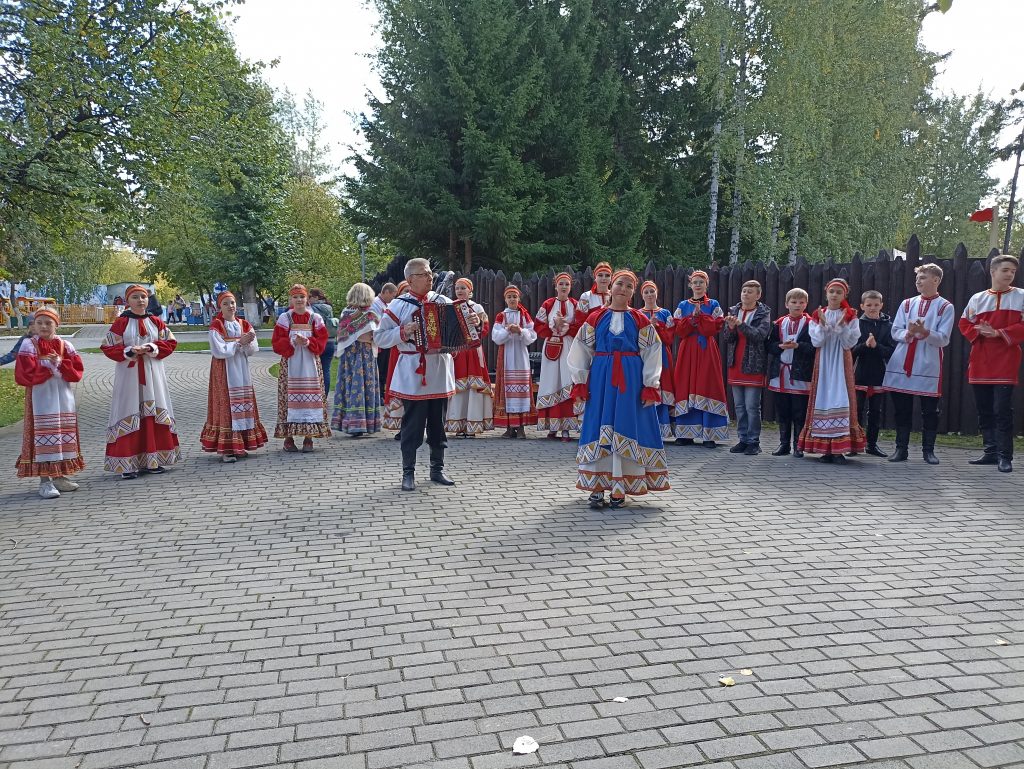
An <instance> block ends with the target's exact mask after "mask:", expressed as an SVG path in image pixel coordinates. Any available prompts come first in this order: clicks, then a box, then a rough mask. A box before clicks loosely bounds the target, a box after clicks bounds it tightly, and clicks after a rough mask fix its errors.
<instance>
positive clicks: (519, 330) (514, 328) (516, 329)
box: [508, 323, 523, 334]
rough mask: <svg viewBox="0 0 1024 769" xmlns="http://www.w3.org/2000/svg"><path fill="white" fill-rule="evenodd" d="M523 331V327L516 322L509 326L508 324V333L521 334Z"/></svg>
mask: <svg viewBox="0 0 1024 769" xmlns="http://www.w3.org/2000/svg"><path fill="white" fill-rule="evenodd" d="M522 332H523V329H522V328H521V327H520V326H518V325H516V324H515V323H511V324H509V326H508V333H510V334H521V333H522Z"/></svg>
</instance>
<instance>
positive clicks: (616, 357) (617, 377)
mask: <svg viewBox="0 0 1024 769" xmlns="http://www.w3.org/2000/svg"><path fill="white" fill-rule="evenodd" d="M594 355H598V356H607V355H611V356H613V360H612V387H617V388H618V390H619V392H620V393H624V392H626V374H625V372H624V371H623V370H622V358H623V357H627V358H636V357H637V356H638V355H640V353H638V352H628V351H625V350H615V352H596V353H594Z"/></svg>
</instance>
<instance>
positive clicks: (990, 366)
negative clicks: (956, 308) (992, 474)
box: [960, 254, 1024, 473]
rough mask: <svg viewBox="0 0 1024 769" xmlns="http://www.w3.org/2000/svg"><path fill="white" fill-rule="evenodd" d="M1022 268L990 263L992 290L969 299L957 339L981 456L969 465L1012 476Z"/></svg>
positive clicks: (1023, 316)
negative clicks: (964, 355) (967, 350)
mask: <svg viewBox="0 0 1024 769" xmlns="http://www.w3.org/2000/svg"><path fill="white" fill-rule="evenodd" d="M1019 266H1020V262H1019V261H1018V260H1017V258H1016V257H1014V256H1009V255H1005V254H1004V255H1002V256H996V257H995V258H993V259H992V262H991V264H990V265H989V275H990V277H991V280H992V287H991V288H990V289H988V290H986V291H980V292H978V293H977V294H975V295H974V296H972V297H971V299H970V301H969V302H968V303H967V307H966V308H965V309H964V314H963V316H961V318H960V333H962V334H963V335H964V336H965V337H966V338H967V341H969V342H970V343H971V357H970V360H969V362H968V366H967V381H968V382H970V384H971V387H972V389H973V390H974V401H975V403H976V404H977V406H978V428H979V429H980V430H981V437H982V439H983V440H984V442H985V452H984V453H983V454H982V455H981V456H980V457H978V458H977V459H973V460H971V464H972V465H998V466H999V472H1001V473H1009V472H1013V388H1014V387H1016V386H1017V375H1018V372H1019V370H1020V359H1021V348H1020V346H1021V343H1024V289H1021V288H1015V287H1014V285H1013V279H1014V278H1015V277H1016V275H1017V268H1018V267H1019Z"/></svg>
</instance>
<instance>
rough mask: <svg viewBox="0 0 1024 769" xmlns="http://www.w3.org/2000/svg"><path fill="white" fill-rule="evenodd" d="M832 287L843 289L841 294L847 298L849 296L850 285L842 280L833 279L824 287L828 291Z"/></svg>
mask: <svg viewBox="0 0 1024 769" xmlns="http://www.w3.org/2000/svg"><path fill="white" fill-rule="evenodd" d="M832 286H839V287H840V288H841V289H843V293H844V294H846V295H847V296H849V294H850V284H849V283H847V282H846V281H845V280H843V279H842V278H833V279H832V280H830V281H829V282H828V283H827V284H826V285H825V290H826V291H828V290H829V289H830V288H832Z"/></svg>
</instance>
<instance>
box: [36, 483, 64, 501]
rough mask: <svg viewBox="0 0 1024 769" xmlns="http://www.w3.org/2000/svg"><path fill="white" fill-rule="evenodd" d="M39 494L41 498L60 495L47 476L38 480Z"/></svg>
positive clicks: (53, 497) (51, 497)
mask: <svg viewBox="0 0 1024 769" xmlns="http://www.w3.org/2000/svg"><path fill="white" fill-rule="evenodd" d="M39 496H41V497H42V498H43V499H56V498H57V497H59V496H60V492H59V491H57V488H56V487H55V486H54V485H53V481H51V480H50V479H49V478H47V479H46V480H43V481H40V482H39Z"/></svg>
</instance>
